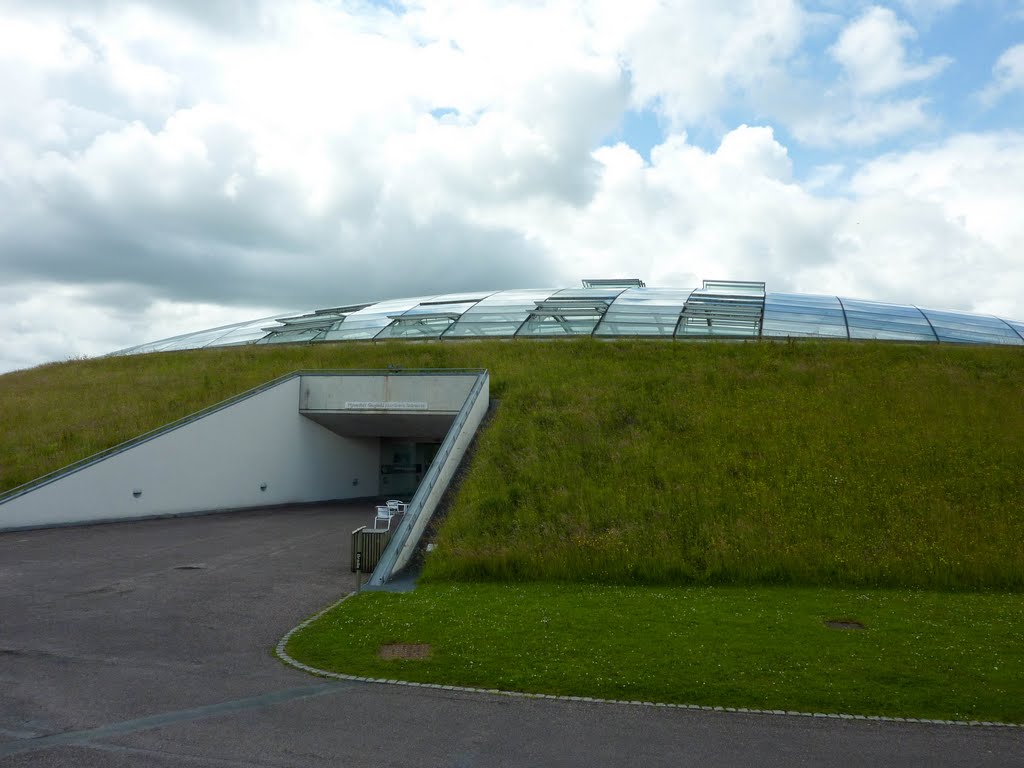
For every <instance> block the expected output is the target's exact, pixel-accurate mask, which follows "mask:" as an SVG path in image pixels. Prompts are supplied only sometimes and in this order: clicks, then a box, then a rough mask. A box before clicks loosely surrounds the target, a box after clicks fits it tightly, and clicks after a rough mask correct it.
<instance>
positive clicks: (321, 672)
mask: <svg viewBox="0 0 1024 768" xmlns="http://www.w3.org/2000/svg"><path fill="white" fill-rule="evenodd" d="M355 594H357V593H355V592H349V593H348V594H347V595H344V596H343V597H342V598H341V599H340V600H336V601H335V602H333V603H331V604H330V605H328V606H327V607H326V608H324V609H323V610H321V611H319V612H317V613H315V614H313V615H312V616H310V617H309V618H308V619H306V620H305V621H303V622H302V623H301V624H298V625H296V626H294V627H292V628H291V629H289V630H288V631H287V632H286V633H285V634H284V636H283V637H282V638H281V639H280V640H279V641H278V642H277V646H276V647H275V648H274V654H275V655H276V656H277V658H279V659H280V660H281V661H283V662H284V663H285V664H287V665H288V666H290V667H294V668H295V669H300V670H302V671H303V672H308V673H309V674H311V675H316V676H317V677H327V678H331V679H332V680H352V681H356V682H360V683H375V684H378V685H401V686H406V687H408V688H433V689H435V690H441V691H462V692H465V693H487V694H492V695H498V696H511V697H513V698H520V699H554V700H556V701H586V702H590V703H593V704H614V705H620V706H621V705H626V706H634V707H656V708H659V709H687V710H702V711H705V712H734V713H740V714H746V715H783V716H789V717H817V718H822V719H829V720H868V721H875V722H884V723H925V724H928V725H958V726H964V727H971V728H1024V723H999V722H991V721H988V720H934V719H930V718H925V717H890V716H887V715H851V714H848V713H845V712H798V711H795V710H786V709H748V708H746V707H713V706H710V705H706V704H668V703H665V702H661V701H629V700H626V699H601V698H596V697H593V696H563V695H559V694H552V693H527V692H525V691H503V690H501V689H500V688H474V687H472V686H466V685H444V684H443V683H417V682H414V681H412V680H392V679H387V678H383V677H361V676H359V675H347V674H345V673H343V672H331V671H330V670H327V669H319V668H317V667H312V666H310V665H309V664H304V663H302V662H301V661H299V660H298V659H296V658H294V657H292V656H291V655H290V654H289V653H288V651H287V649H286V648H287V645H288V641H289V640H291V639H292V635H294V634H295V633H296V632H299V631H301V630H303V629H305V628H306V627H308V626H309V625H310V624H312V623H313V622H314V621H316V620H317V619H319V618H320V617H321V616H323V615H324V614H325V613H327V612H328V611H331V610H333V609H334V608H336V607H338V606H339V605H341V604H342V603H344V602H345V601H346V600H348V599H349V598H350V597H352V596H353V595H355Z"/></svg>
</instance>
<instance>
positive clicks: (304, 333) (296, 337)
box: [256, 328, 323, 344]
mask: <svg viewBox="0 0 1024 768" xmlns="http://www.w3.org/2000/svg"><path fill="white" fill-rule="evenodd" d="M318 337H319V338H322V337H323V330H322V329H320V328H305V329H302V330H299V331H272V332H271V333H269V334H267V336H265V337H264V338H262V339H260V340H259V341H257V342H256V343H257V344H295V343H297V342H300V341H313V340H315V339H317V338H318Z"/></svg>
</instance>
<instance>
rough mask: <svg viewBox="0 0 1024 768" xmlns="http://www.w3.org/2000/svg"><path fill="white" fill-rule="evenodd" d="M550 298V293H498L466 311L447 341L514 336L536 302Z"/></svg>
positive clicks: (527, 291)
mask: <svg viewBox="0 0 1024 768" xmlns="http://www.w3.org/2000/svg"><path fill="white" fill-rule="evenodd" d="M550 296H551V291H550V290H548V289H538V290H516V291H499V292H498V293H495V294H492V295H490V296H488V297H487V298H486V299H484V300H482V301H480V302H478V303H477V304H475V305H473V306H472V307H470V308H469V309H467V310H466V311H465V312H464V313H463V315H462V318H461V319H460V320H459V321H458V322H457V323H455V324H454V325H452V327H451V328H449V329H448V330H447V331H445V333H444V337H445V338H449V337H452V336H457V337H461V338H466V337H472V336H512V335H514V334H515V332H516V331H517V330H519V326H521V325H522V324H523V323H524V322H525V321H526V318H527V317H528V316H529V314H530V312H532V311H533V310H535V309H536V308H537V302H540V301H544V300H546V299H548V298H549V297H550Z"/></svg>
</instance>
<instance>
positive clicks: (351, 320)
mask: <svg viewBox="0 0 1024 768" xmlns="http://www.w3.org/2000/svg"><path fill="white" fill-rule="evenodd" d="M430 298H431V297H429V296H417V297H416V298H412V299H393V300H391V301H379V302H377V303H376V304H371V305H370V306H368V307H366V308H365V309H360V310H359V311H358V312H353V313H352V314H351V315H349V316H348V317H346V318H345V319H344V320H341V321H339V322H337V323H335V324H334V325H332V326H331V327H330V329H329V330H328V331H327V333H326V334H325V335H324V341H344V340H350V341H351V340H357V339H372V338H373V337H374V336H376V335H377V334H378V333H380V332H381V331H382V330H383V329H385V328H387V327H388V326H389V325H391V322H392V320H393V319H394V318H391V317H388V315H400V314H402V313H403V312H407V311H409V310H410V309H412V308H413V307H415V306H417V305H418V304H419V303H420V302H421V301H429V300H430Z"/></svg>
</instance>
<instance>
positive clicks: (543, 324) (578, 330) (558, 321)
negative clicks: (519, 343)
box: [516, 314, 601, 336]
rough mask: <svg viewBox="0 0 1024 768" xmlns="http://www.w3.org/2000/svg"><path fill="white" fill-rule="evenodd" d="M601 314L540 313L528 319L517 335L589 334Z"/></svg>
mask: <svg viewBox="0 0 1024 768" xmlns="http://www.w3.org/2000/svg"><path fill="white" fill-rule="evenodd" d="M600 319H601V316H600V315H597V314H595V315H591V316H589V317H586V316H584V317H573V316H565V315H556V316H551V315H539V316H534V317H531V318H530V319H528V320H527V321H526V322H525V323H524V324H523V326H522V327H521V328H520V329H519V332H518V333H517V334H516V336H589V335H590V333H591V332H592V331H593V330H594V326H596V325H597V322H598V320H600Z"/></svg>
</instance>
